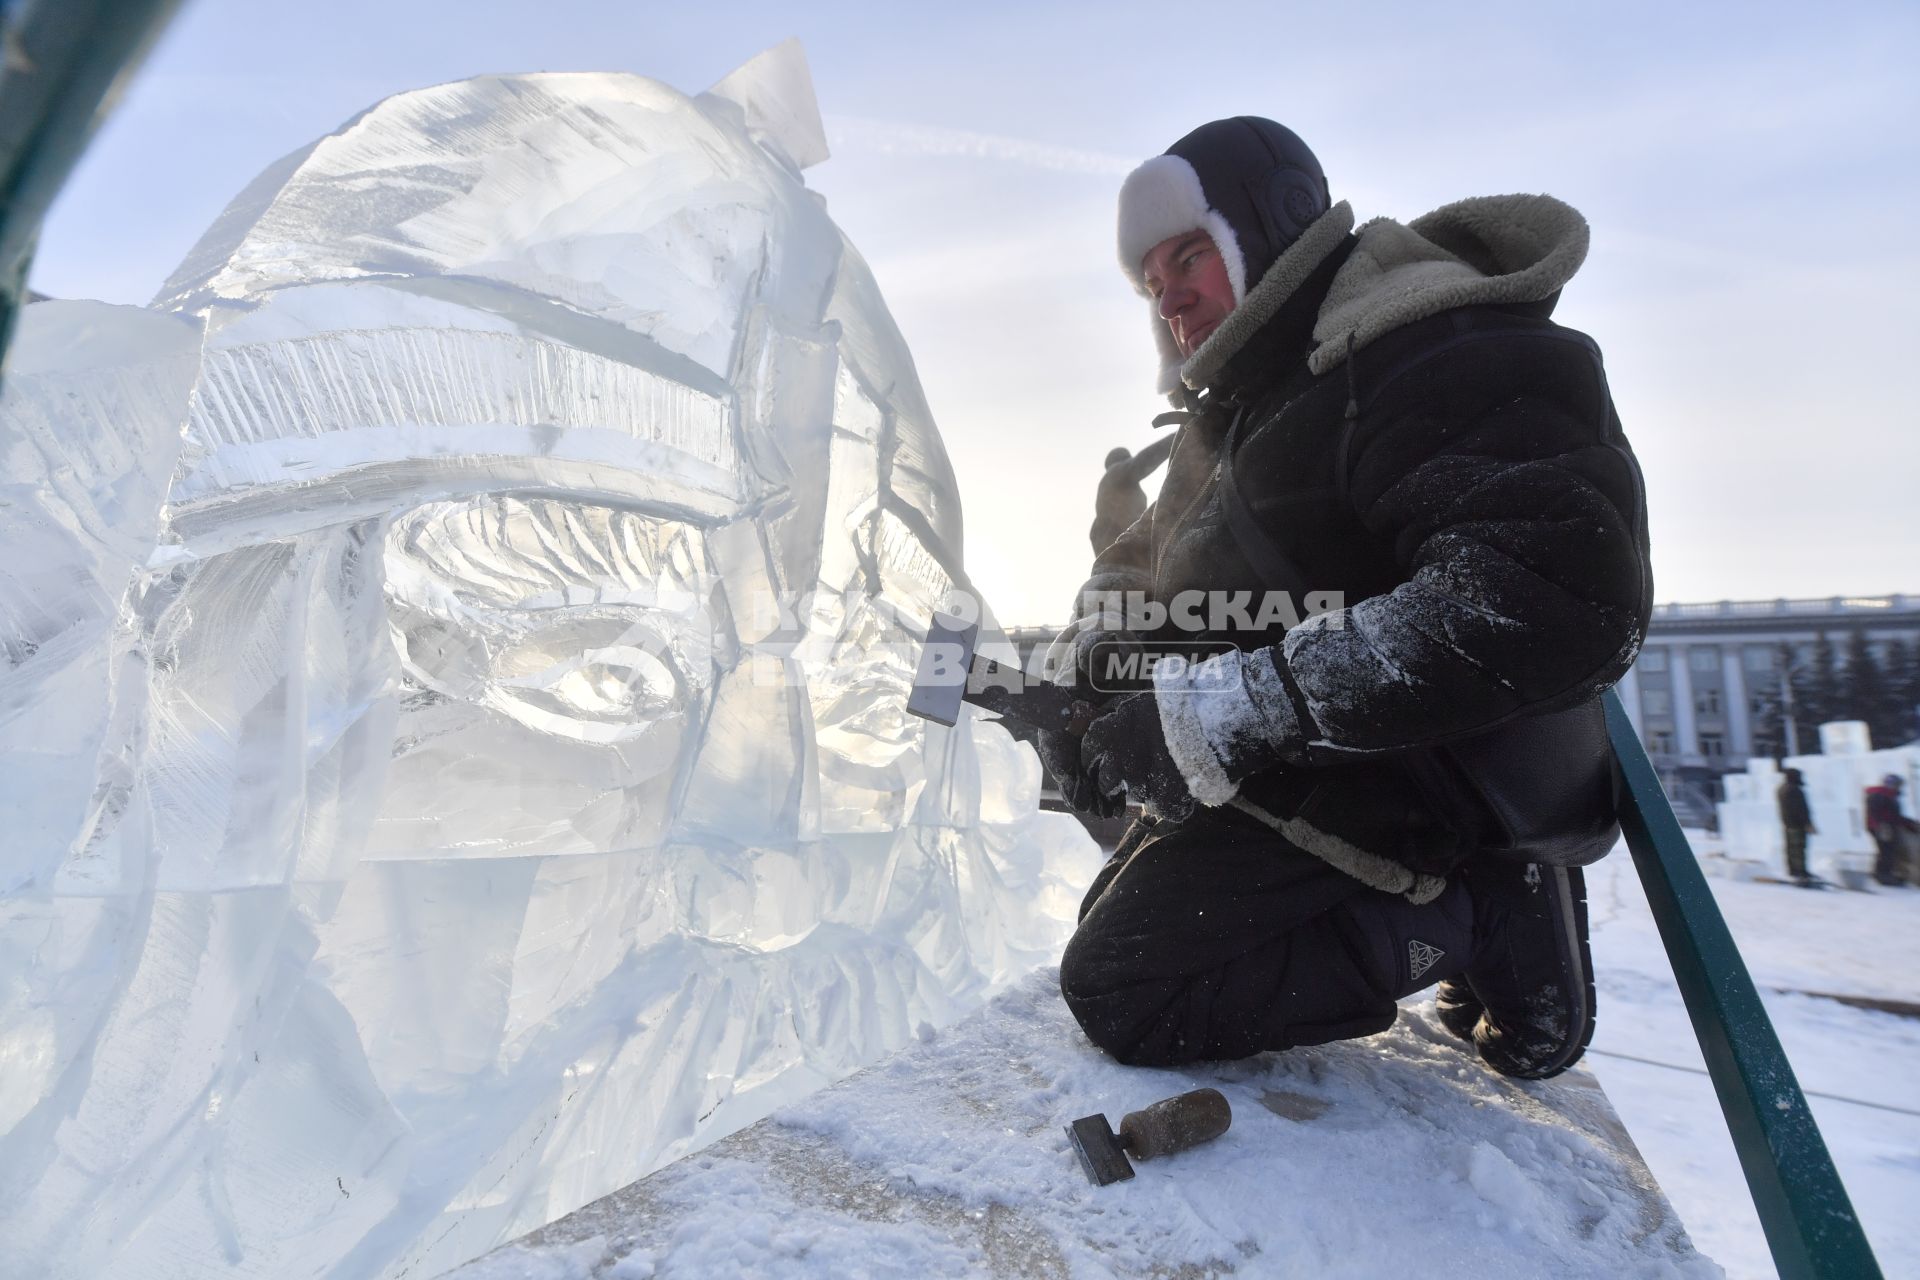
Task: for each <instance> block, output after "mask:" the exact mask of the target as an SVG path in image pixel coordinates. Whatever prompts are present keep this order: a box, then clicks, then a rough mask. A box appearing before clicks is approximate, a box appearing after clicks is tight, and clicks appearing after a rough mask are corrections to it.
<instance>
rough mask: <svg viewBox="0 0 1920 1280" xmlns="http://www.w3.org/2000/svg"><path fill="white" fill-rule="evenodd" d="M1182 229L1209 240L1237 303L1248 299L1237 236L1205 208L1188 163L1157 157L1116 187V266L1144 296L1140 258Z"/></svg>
mask: <svg viewBox="0 0 1920 1280" xmlns="http://www.w3.org/2000/svg"><path fill="white" fill-rule="evenodd" d="M1183 231H1205V232H1206V233H1207V234H1208V235H1210V236H1212V237H1213V243H1214V246H1215V247H1216V248H1217V249H1219V250H1220V258H1221V261H1223V262H1225V263H1226V264H1227V279H1228V280H1229V281H1230V282H1231V283H1232V285H1233V300H1234V302H1235V303H1236V304H1238V303H1239V301H1240V299H1242V298H1244V297H1246V296H1247V263H1246V259H1245V257H1244V256H1243V255H1242V254H1241V252H1240V238H1239V237H1238V236H1236V235H1234V234H1233V228H1232V227H1231V226H1229V225H1228V224H1227V220H1226V219H1225V218H1223V217H1221V216H1220V214H1219V213H1218V212H1216V211H1215V210H1214V209H1213V208H1211V207H1210V206H1209V205H1208V204H1207V197H1206V193H1205V192H1204V191H1202V190H1201V187H1200V175H1199V174H1198V173H1195V172H1194V169H1193V166H1192V165H1190V164H1188V163H1187V162H1186V161H1185V160H1183V159H1181V158H1180V157H1179V156H1155V157H1154V158H1153V159H1151V160H1149V161H1147V162H1146V163H1145V164H1143V165H1141V166H1140V167H1139V168H1138V169H1135V170H1134V171H1133V172H1132V173H1130V174H1128V175H1127V180H1126V181H1125V182H1123V183H1121V184H1120V266H1121V268H1122V269H1123V270H1125V271H1126V273H1127V279H1129V280H1131V281H1133V287H1134V288H1136V289H1138V290H1140V291H1141V292H1142V293H1145V292H1146V288H1147V281H1146V272H1145V271H1143V270H1142V269H1141V266H1140V260H1141V259H1142V258H1144V257H1146V256H1147V251H1148V250H1149V249H1151V248H1153V246H1155V245H1157V244H1159V243H1160V242H1161V241H1162V240H1165V239H1166V238H1168V237H1169V236H1177V235H1179V234H1180V233H1181V232H1183Z"/></svg>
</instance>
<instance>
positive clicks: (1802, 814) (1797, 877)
mask: <svg viewBox="0 0 1920 1280" xmlns="http://www.w3.org/2000/svg"><path fill="white" fill-rule="evenodd" d="M1775 795H1776V797H1777V798H1778V800H1779V802H1780V829H1781V831H1782V832H1784V833H1785V835H1786V838H1787V875H1788V876H1790V877H1791V878H1792V880H1793V882H1794V883H1795V884H1797V885H1799V886H1800V887H1801V888H1803V889H1804V888H1808V887H1810V886H1812V884H1813V883H1814V881H1813V877H1811V876H1809V875H1808V874H1807V837H1808V836H1810V835H1812V834H1813V831H1814V827H1813V811H1812V810H1811V809H1810V808H1808V807H1807V793H1806V789H1805V788H1804V787H1803V786H1802V785H1801V779H1800V771H1799V770H1798V769H1788V770H1787V771H1786V781H1785V782H1782V783H1781V784H1780V789H1779V791H1777V792H1776V793H1775Z"/></svg>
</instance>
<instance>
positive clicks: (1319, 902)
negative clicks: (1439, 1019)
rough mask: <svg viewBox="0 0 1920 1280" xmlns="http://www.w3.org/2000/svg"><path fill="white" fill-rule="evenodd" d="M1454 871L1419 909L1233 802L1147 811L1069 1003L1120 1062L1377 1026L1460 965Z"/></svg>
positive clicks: (1466, 905)
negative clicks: (1157, 819) (1185, 815)
mask: <svg viewBox="0 0 1920 1280" xmlns="http://www.w3.org/2000/svg"><path fill="white" fill-rule="evenodd" d="M1472 935H1473V914H1472V905H1471V901H1470V899H1469V898H1468V895H1467V890H1466V887H1465V886H1464V885H1463V884H1462V883H1460V881H1459V880H1458V878H1457V877H1456V878H1455V879H1454V880H1452V881H1451V882H1450V883H1449V884H1448V886H1447V888H1446V889H1445V891H1443V892H1442V893H1441V894H1440V896H1439V897H1437V898H1435V899H1434V900H1433V901H1431V902H1428V903H1426V904H1424V905H1421V906H1415V905H1413V904H1412V903H1409V902H1408V901H1407V900H1406V899H1405V898H1403V897H1398V896H1395V895H1392V894H1386V893H1381V892H1380V891H1378V890H1375V889H1370V888H1368V887H1366V886H1365V885H1362V884H1361V883H1360V882H1359V881H1357V880H1354V879H1353V878H1351V877H1350V876H1348V875H1346V874H1345V873H1344V872H1341V871H1337V870H1335V869H1334V868H1333V867H1331V866H1328V865H1327V864H1326V863H1324V862H1322V861H1320V859H1318V858H1316V857H1314V856H1313V855H1311V854H1309V853H1306V852H1303V851H1302V850H1300V849H1298V848H1295V847H1294V846H1293V845H1292V844H1290V843H1288V842H1287V841H1286V840H1285V839H1284V838H1282V837H1281V836H1280V835H1279V834H1277V833H1276V832H1274V831H1273V830H1271V829H1270V828H1268V827H1266V826H1263V825H1261V824H1259V823H1258V822H1256V821H1255V820H1254V819H1252V818H1249V817H1247V816H1246V815H1244V814H1241V813H1239V812H1238V811H1236V810H1232V809H1224V808H1223V809H1205V810H1202V811H1200V813H1198V814H1196V815H1195V816H1194V817H1193V818H1191V819H1189V820H1188V821H1186V822H1182V823H1179V824H1177V825H1173V824H1161V825H1160V826H1159V827H1157V828H1155V827H1151V826H1149V825H1147V824H1146V823H1136V824H1135V825H1134V826H1133V827H1132V828H1130V829H1129V830H1128V832H1127V835H1126V838H1125V839H1124V840H1123V841H1122V842H1121V844H1120V847H1119V849H1118V850H1117V851H1116V852H1115V854H1114V856H1113V857H1112V858H1111V859H1110V860H1109V861H1108V863H1107V865H1106V866H1105V867H1104V868H1102V869H1101V872H1100V874H1099V875H1098V876H1096V877H1095V878H1094V882H1093V886H1092V888H1091V889H1089V890H1088V892H1087V896H1086V900H1085V901H1084V902H1083V903H1082V904H1081V908H1080V927H1079V928H1078V930H1077V931H1076V932H1075V933H1074V935H1073V938H1072V939H1071V940H1070V941H1069V942H1068V943H1067V949H1066V952H1065V954H1064V955H1062V957H1061V960H1060V989H1061V994H1062V995H1064V996H1065V997H1066V1002H1067V1007H1068V1008H1069V1009H1071V1010H1072V1011H1073V1015H1074V1017H1075V1018H1077V1019H1079V1022H1080V1025H1081V1027H1082V1028H1083V1029H1084V1030H1085V1031H1086V1033H1087V1036H1088V1038H1089V1039H1091V1040H1092V1041H1093V1042H1094V1043H1095V1044H1097V1045H1099V1046H1100V1047H1101V1048H1102V1049H1104V1050H1106V1051H1107V1052H1108V1053H1110V1054H1112V1055H1113V1056H1114V1057H1115V1058H1118V1059H1119V1060H1120V1061H1122V1062H1127V1063H1134V1064H1137V1065H1142V1066H1149V1065H1151V1066H1170V1065H1173V1064H1176V1063H1182V1062H1192V1061H1196V1060H1214V1059H1227V1058H1244V1057H1247V1056H1249V1055H1251V1054H1255V1053H1261V1052H1264V1051H1267V1050H1272V1049H1290V1048H1294V1047H1296V1046H1299V1045H1310V1044H1325V1043H1326V1042H1328V1041H1330V1040H1347V1039H1352V1038H1353V1037H1356V1036H1366V1035H1373V1034H1375V1033H1376V1032H1380V1031H1384V1030H1386V1029H1387V1028H1388V1027H1390V1026H1392V1025H1393V1020H1394V1015H1395V1001H1396V1000H1398V999H1399V998H1400V997H1401V996H1404V995H1410V994H1412V993H1413V992H1415V991H1419V990H1421V989H1423V988H1425V987H1428V986H1431V985H1433V984H1434V983H1436V982H1439V981H1440V980H1441V979H1443V978H1449V977H1452V976H1454V975H1456V974H1458V973H1460V972H1462V971H1463V970H1464V969H1465V967H1466V964H1467V961H1468V959H1469V952H1470V950H1471V948H1472Z"/></svg>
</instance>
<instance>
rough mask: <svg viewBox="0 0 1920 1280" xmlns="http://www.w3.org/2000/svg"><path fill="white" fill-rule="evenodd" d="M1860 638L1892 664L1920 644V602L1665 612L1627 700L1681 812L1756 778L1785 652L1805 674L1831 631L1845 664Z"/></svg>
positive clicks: (1810, 736) (1811, 729) (1806, 744)
mask: <svg viewBox="0 0 1920 1280" xmlns="http://www.w3.org/2000/svg"><path fill="white" fill-rule="evenodd" d="M1856 631H1864V632H1865V633H1866V636H1867V642H1868V646H1869V647H1870V648H1871V649H1873V650H1874V656H1875V657H1877V658H1880V659H1881V660H1882V661H1883V663H1884V662H1885V661H1886V660H1887V659H1888V658H1889V657H1890V656H1891V655H1890V653H1889V646H1890V645H1891V644H1892V643H1894V642H1897V641H1902V640H1905V639H1908V638H1910V637H1914V636H1920V596H1909V595H1893V596H1827V597H1822V598H1819V599H1812V600H1721V601H1719V602H1717V603H1714V604H1662V605H1655V606H1654V610H1653V624H1652V625H1651V626H1650V627H1649V628H1648V630H1647V643H1646V645H1645V647H1644V648H1642V649H1641V651H1640V659H1639V661H1637V662H1635V663H1634V664H1633V669H1632V670H1631V671H1629V672H1627V675H1626V678H1625V679H1624V680H1622V681H1621V682H1620V699H1621V701H1622V702H1623V703H1624V704H1625V706H1626V708H1627V715H1628V717H1629V718H1630V719H1631V720H1632V721H1633V727H1634V728H1635V729H1637V730H1639V732H1640V740H1641V741H1642V742H1643V743H1645V744H1646V747H1647V754H1648V755H1649V756H1651V757H1652V758H1653V764H1654V767H1655V768H1656V769H1658V770H1659V771H1660V776H1661V779H1662V780H1663V781H1664V782H1665V783H1666V785H1667V794H1668V795H1669V796H1671V797H1673V799H1674V801H1675V804H1676V807H1680V806H1682V805H1685V804H1693V805H1707V806H1711V804H1712V803H1713V802H1714V801H1717V800H1719V799H1720V798H1721V788H1720V779H1721V778H1722V777H1723V776H1725V775H1726V774H1729V773H1739V772H1743V771H1744V770H1745V769H1746V767H1747V760H1748V758H1749V757H1751V756H1752V755H1753V753H1754V740H1755V729H1756V721H1757V720H1758V719H1759V717H1761V716H1762V715H1764V714H1765V713H1766V711H1767V709H1768V707H1769V705H1770V702H1771V701H1772V700H1774V699H1777V698H1778V697H1779V696H1780V693H1781V684H1782V672H1781V670H1780V646H1781V645H1783V644H1784V645H1787V646H1789V647H1790V649H1791V651H1792V652H1793V654H1794V657H1795V660H1796V662H1797V664H1798V665H1800V666H1802V667H1805V666H1806V665H1807V664H1809V663H1810V662H1811V661H1812V659H1813V647H1814V642H1815V639H1816V638H1817V637H1818V636H1819V635H1820V634H1821V633H1822V632H1824V633H1826V637H1827V639H1828V641H1829V642H1830V643H1831V644H1832V645H1833V647H1834V650H1835V651H1836V653H1837V654H1838V655H1839V656H1840V658H1841V660H1842V661H1844V660H1845V655H1846V651H1847V645H1848V643H1849V642H1850V641H1851V640H1852V638H1853V633H1854V632H1856ZM1798 730H1799V737H1800V747H1801V750H1803V751H1812V750H1815V749H1816V746H1817V743H1818V741H1819V737H1818V731H1817V728H1816V726H1814V725H1813V724H1811V723H1805V722H1803V723H1801V724H1800V725H1799V726H1798ZM1873 745H1874V746H1876V747H1891V746H1895V745H1897V744H1895V743H1891V742H1876V743H1874V744H1873ZM1687 816H1688V815H1687V814H1685V813H1683V814H1682V818H1683V819H1684V818H1686V817H1687Z"/></svg>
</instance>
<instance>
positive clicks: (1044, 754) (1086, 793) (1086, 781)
mask: <svg viewBox="0 0 1920 1280" xmlns="http://www.w3.org/2000/svg"><path fill="white" fill-rule="evenodd" d="M1037 745H1038V749H1039V752H1040V763H1041V764H1042V765H1044V766H1045V767H1046V770H1047V775H1048V776H1049V777H1051V778H1052V779H1053V781H1054V783H1055V785H1057V786H1058V787H1059V788H1060V794H1061V795H1062V796H1063V797H1064V798H1065V799H1066V802H1067V804H1068V805H1070V806H1071V807H1072V808H1074V809H1076V810H1078V811H1079V812H1081V813H1091V814H1093V815H1094V816H1096V817H1100V818H1114V817H1118V816H1119V815H1120V814H1121V813H1122V812H1123V811H1124V810H1125V809H1126V803H1127V801H1126V797H1125V796H1124V795H1121V796H1117V797H1111V798H1110V797H1108V796H1104V795H1102V794H1101V793H1100V789H1099V788H1098V787H1096V786H1095V785H1094V783H1093V776H1092V775H1091V774H1089V773H1088V772H1087V771H1086V768H1085V767H1084V766H1082V764H1081V763H1080V739H1079V738H1078V737H1076V736H1075V735H1073V734H1071V733H1068V732H1067V731H1066V730H1065V729H1042V730H1041V731H1040V740H1039V743H1038V744H1037Z"/></svg>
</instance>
